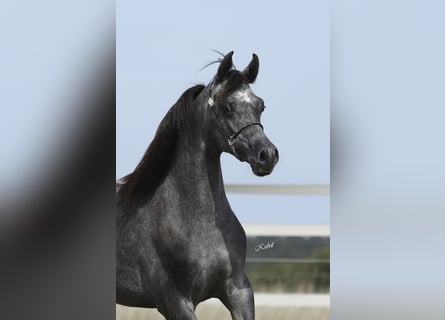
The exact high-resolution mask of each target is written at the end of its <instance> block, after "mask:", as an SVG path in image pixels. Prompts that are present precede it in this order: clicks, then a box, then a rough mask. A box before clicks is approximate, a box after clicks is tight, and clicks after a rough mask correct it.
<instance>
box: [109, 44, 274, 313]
mask: <svg viewBox="0 0 445 320" xmlns="http://www.w3.org/2000/svg"><path fill="white" fill-rule="evenodd" d="M232 55H233V51H232V52H230V53H228V54H227V55H225V56H224V57H223V58H222V60H221V61H220V65H219V67H218V71H217V74H216V75H215V77H214V78H213V80H212V81H211V82H210V83H209V84H208V85H207V86H204V85H196V86H194V87H191V88H189V89H188V90H186V91H185V92H184V93H183V94H182V96H181V97H180V98H179V99H178V101H177V102H176V103H175V104H174V105H173V107H172V108H171V109H170V110H169V111H168V113H167V114H166V115H165V117H164V119H163V120H162V121H161V123H160V125H159V127H158V129H157V131H156V134H155V137H154V139H153V141H152V142H151V144H150V146H149V147H148V149H147V151H146V152H145V154H144V156H143V158H142V160H141V161H140V163H139V164H138V166H137V167H136V169H135V170H134V171H133V172H132V173H131V174H129V175H127V176H126V177H124V178H122V179H121V180H120V181H119V182H118V183H117V209H118V210H117V228H116V229H117V231H116V232H117V244H116V246H117V249H116V259H117V263H116V299H117V303H119V304H123V305H127V306H134V307H146V308H157V309H158V310H159V312H160V313H162V314H163V315H164V316H165V318H166V319H168V320H172V319H196V315H195V312H194V310H195V307H196V306H197V304H198V303H200V302H201V301H203V300H206V299H208V298H211V297H216V298H219V299H220V300H221V301H222V302H223V304H224V305H225V306H226V307H227V308H228V309H229V311H230V312H231V315H232V318H233V319H235V320H241V319H244V320H250V319H254V318H255V310H254V297H253V290H252V287H251V285H250V283H249V280H248V279H247V276H246V274H245V272H244V265H245V260H246V234H245V232H244V230H243V228H242V226H241V224H240V223H239V221H238V219H237V218H236V216H235V214H234V213H233V211H232V209H231V208H230V204H229V202H228V200H227V197H226V194H225V191H224V183H223V177H222V173H221V165H220V157H221V154H222V152H228V153H230V154H232V155H233V156H235V157H236V158H237V159H239V160H240V161H245V162H248V163H249V164H250V166H251V168H252V171H253V172H254V174H256V175H258V176H264V175H268V174H270V173H271V172H272V170H273V168H274V166H275V165H276V163H277V161H278V151H277V148H276V147H275V146H274V145H273V144H272V143H271V142H270V141H269V139H268V138H267V137H266V135H265V134H264V130H263V126H262V124H261V122H260V118H261V114H262V112H263V111H264V101H263V99H261V98H260V97H258V96H256V95H255V94H254V93H253V92H252V90H251V89H250V84H251V83H253V82H254V81H255V79H256V77H257V74H258V69H259V60H258V57H257V56H256V55H255V54H253V57H252V60H251V62H250V63H249V65H248V66H247V67H246V68H245V69H244V70H243V71H238V70H236V69H235V68H234V66H233V63H232Z"/></svg>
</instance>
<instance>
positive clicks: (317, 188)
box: [225, 184, 330, 195]
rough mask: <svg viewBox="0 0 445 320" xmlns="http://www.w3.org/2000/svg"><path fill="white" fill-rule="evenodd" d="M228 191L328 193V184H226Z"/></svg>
mask: <svg viewBox="0 0 445 320" xmlns="http://www.w3.org/2000/svg"><path fill="white" fill-rule="evenodd" d="M225 189H226V192H228V193H245V194H294V195H297V194H299V195H329V194H330V185H329V184H226V185H225Z"/></svg>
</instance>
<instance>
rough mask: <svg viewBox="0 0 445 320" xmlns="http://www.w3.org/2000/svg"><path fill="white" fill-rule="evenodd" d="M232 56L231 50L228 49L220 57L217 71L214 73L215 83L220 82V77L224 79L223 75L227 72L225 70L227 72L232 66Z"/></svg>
mask: <svg viewBox="0 0 445 320" xmlns="http://www.w3.org/2000/svg"><path fill="white" fill-rule="evenodd" d="M232 56H233V51H230V52H229V53H228V54H226V55H225V56H224V58H223V59H222V61H221V63H220V65H219V68H218V72H217V73H216V77H215V80H216V82H217V83H218V82H221V81H222V79H224V76H225V75H226V74H227V72H229V71H230V69H232V67H233V62H232Z"/></svg>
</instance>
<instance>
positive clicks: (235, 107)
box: [207, 51, 278, 176]
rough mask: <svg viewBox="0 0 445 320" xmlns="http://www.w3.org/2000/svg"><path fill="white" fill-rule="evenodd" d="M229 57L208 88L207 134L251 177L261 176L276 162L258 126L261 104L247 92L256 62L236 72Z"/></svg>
mask: <svg viewBox="0 0 445 320" xmlns="http://www.w3.org/2000/svg"><path fill="white" fill-rule="evenodd" d="M232 55H233V51H231V52H229V53H228V54H226V55H225V56H224V58H223V59H222V60H221V63H220V65H219V68H218V71H217V74H216V76H215V77H214V79H213V81H212V82H211V83H210V85H209V86H210V91H209V92H210V94H209V97H208V102H207V103H208V108H209V110H211V111H210V115H211V117H210V118H211V123H210V131H211V132H212V138H213V142H214V143H215V145H216V146H218V147H219V149H220V150H222V151H224V152H228V153H231V154H232V155H233V156H235V157H236V158H237V159H238V160H240V161H246V162H248V163H249V164H250V166H251V168H252V171H253V173H254V174H255V175H257V176H265V175H268V174H270V173H271V172H272V170H273V168H274V167H275V165H276V163H277V162H278V150H277V148H276V147H275V145H274V144H273V143H272V142H271V141H270V140H269V139H268V138H267V136H266V135H265V133H264V130H263V129H264V128H263V125H262V124H261V114H262V113H263V111H264V108H265V105H264V100H263V99H261V98H260V97H258V96H257V95H255V94H254V93H253V91H252V90H251V88H250V84H252V83H253V82H254V81H255V79H256V77H257V75H258V69H259V59H258V56H257V55H256V54H253V55H252V60H251V61H250V63H249V64H248V66H247V67H246V68H245V69H244V70H242V71H239V70H236V69H235V68H234V66H233V62H232Z"/></svg>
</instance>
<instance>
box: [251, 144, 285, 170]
mask: <svg viewBox="0 0 445 320" xmlns="http://www.w3.org/2000/svg"><path fill="white" fill-rule="evenodd" d="M278 159H279V155H278V149H277V148H276V147H275V146H274V145H273V144H272V143H270V145H269V146H266V147H263V148H261V149H260V150H259V152H258V153H257V154H256V158H254V157H251V158H248V160H247V161H248V162H249V164H250V166H251V168H252V171H253V173H254V174H255V175H257V176H259V177H263V176H267V175H268V174H270V173H272V171H273V169H274V167H275V165H276V164H277V162H278Z"/></svg>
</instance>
